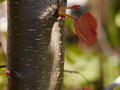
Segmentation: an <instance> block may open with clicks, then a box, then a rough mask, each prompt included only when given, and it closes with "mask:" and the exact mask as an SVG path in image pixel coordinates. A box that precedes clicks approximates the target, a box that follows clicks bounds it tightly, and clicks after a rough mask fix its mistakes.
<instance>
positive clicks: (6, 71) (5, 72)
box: [3, 70, 12, 75]
mask: <svg viewBox="0 0 120 90" xmlns="http://www.w3.org/2000/svg"><path fill="white" fill-rule="evenodd" d="M3 73H4V74H6V75H12V73H11V72H10V71H9V70H4V71H3Z"/></svg>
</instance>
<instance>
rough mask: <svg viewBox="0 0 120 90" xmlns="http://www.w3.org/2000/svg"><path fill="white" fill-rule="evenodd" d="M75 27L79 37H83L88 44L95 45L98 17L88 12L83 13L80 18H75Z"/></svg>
mask: <svg viewBox="0 0 120 90" xmlns="http://www.w3.org/2000/svg"><path fill="white" fill-rule="evenodd" d="M74 27H75V30H76V33H77V35H78V37H79V38H82V39H83V40H84V41H85V42H86V43H87V44H88V45H93V44H94V41H95V39H96V36H97V32H96V28H97V22H96V19H95V18H94V17H93V16H92V15H91V14H90V13H88V12H86V13H84V14H82V15H81V16H80V19H79V20H78V18H75V19H74Z"/></svg>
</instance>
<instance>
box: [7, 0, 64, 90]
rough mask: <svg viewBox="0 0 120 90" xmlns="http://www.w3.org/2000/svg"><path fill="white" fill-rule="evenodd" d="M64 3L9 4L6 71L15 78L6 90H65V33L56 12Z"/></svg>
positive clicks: (12, 0) (23, 0)
mask: <svg viewBox="0 0 120 90" xmlns="http://www.w3.org/2000/svg"><path fill="white" fill-rule="evenodd" d="M63 3H65V1H64V0H62V1H61V0H8V38H7V69H8V70H9V71H10V72H12V73H13V74H12V75H10V76H7V90H62V88H63V87H62V86H63V66H64V32H63V29H62V28H60V27H59V26H61V25H62V24H61V23H60V21H61V20H59V21H58V20H57V18H58V15H57V10H58V8H59V5H62V4H63ZM53 25H54V26H53ZM52 27H53V28H52Z"/></svg>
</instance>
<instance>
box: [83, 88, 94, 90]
mask: <svg viewBox="0 0 120 90" xmlns="http://www.w3.org/2000/svg"><path fill="white" fill-rule="evenodd" d="M83 90H92V89H88V88H83Z"/></svg>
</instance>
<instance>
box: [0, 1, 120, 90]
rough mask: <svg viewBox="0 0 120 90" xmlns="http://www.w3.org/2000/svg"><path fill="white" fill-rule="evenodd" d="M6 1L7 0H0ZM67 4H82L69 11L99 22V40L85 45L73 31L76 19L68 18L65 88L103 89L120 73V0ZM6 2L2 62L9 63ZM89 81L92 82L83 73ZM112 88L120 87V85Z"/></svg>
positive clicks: (1, 88) (1, 20)
mask: <svg viewBox="0 0 120 90" xmlns="http://www.w3.org/2000/svg"><path fill="white" fill-rule="evenodd" d="M1 1H4V0H1ZM67 2H68V4H67V5H68V6H72V5H75V4H77V5H78V4H79V5H81V8H80V9H79V10H67V11H66V12H67V13H68V14H71V15H72V16H74V17H80V15H81V14H82V13H84V12H90V13H91V14H92V15H93V16H94V17H95V18H96V20H97V22H98V28H97V33H98V35H97V39H96V42H95V44H94V45H93V46H88V45H86V44H85V43H84V42H83V41H82V40H80V39H78V37H77V36H76V35H75V33H74V26H73V21H72V20H71V19H70V18H67V17H66V19H65V35H66V36H65V66H64V68H65V70H71V71H77V72H79V73H80V74H76V73H68V72H64V90H82V88H83V87H86V88H91V89H93V90H104V88H106V87H107V86H109V85H110V84H111V83H113V81H114V80H115V79H116V78H117V77H118V76H120V6H119V4H120V0H68V1H67ZM6 13H7V11H6V1H4V2H2V3H0V42H1V43H0V65H4V64H6V60H5V59H6V58H5V53H4V52H5V50H6V49H5V45H4V43H5V42H6V41H5V38H6V30H7V27H6V26H7V14H6ZM4 69H5V68H2V69H0V90H6V75H4V74H3V73H2V71H3V70H4ZM82 75H83V76H84V77H85V78H86V79H87V80H88V81H89V84H88V83H87V81H86V80H85V78H83V76H82ZM113 90H120V85H118V86H116V87H115V88H114V89H113Z"/></svg>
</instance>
